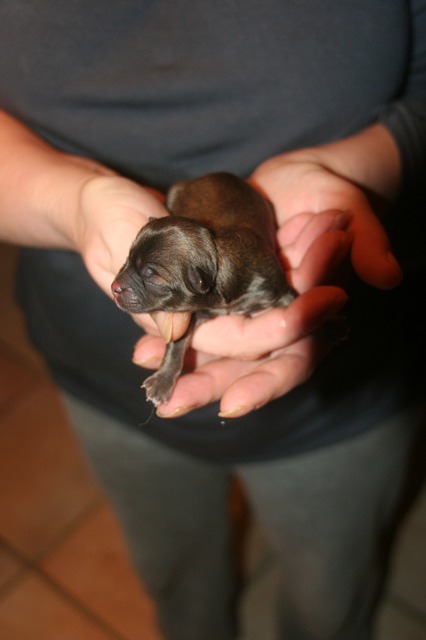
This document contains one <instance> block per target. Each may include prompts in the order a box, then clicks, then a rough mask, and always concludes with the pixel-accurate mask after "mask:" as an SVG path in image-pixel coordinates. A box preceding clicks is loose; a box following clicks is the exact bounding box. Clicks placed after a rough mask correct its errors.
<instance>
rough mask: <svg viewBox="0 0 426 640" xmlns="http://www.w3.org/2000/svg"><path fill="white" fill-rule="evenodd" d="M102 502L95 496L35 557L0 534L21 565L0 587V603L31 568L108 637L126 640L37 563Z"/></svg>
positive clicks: (17, 586) (14, 589) (16, 587)
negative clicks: (47, 547)
mask: <svg viewBox="0 0 426 640" xmlns="http://www.w3.org/2000/svg"><path fill="white" fill-rule="evenodd" d="M103 502H104V500H103V499H102V498H101V497H100V498H98V499H96V500H95V501H94V502H93V503H92V504H91V505H90V507H88V508H87V509H85V511H84V512H83V513H82V514H81V515H80V516H79V517H77V518H76V519H75V520H74V521H73V522H72V524H70V525H69V526H68V527H66V528H65V529H64V531H62V532H61V534H60V535H58V536H56V538H55V540H54V541H53V543H52V544H50V545H49V549H48V550H46V551H44V552H41V553H40V554H38V556H36V557H35V558H34V559H30V558H28V557H27V556H26V555H25V554H23V553H22V552H21V551H19V550H18V549H16V548H15V547H14V546H13V544H11V543H10V542H9V541H8V540H6V539H5V538H3V537H2V536H0V544H1V545H2V546H3V547H4V548H5V549H6V550H7V551H8V552H9V553H10V554H11V555H13V556H14V557H15V558H16V559H18V560H19V561H20V563H21V564H22V566H21V567H20V568H19V569H17V571H16V573H15V574H14V575H13V576H11V577H10V578H9V579H8V580H7V581H6V582H5V583H4V584H3V586H2V587H0V606H1V603H2V602H3V601H4V600H6V598H7V597H8V595H10V594H11V593H12V592H13V591H16V589H18V588H19V586H20V585H21V584H22V583H23V582H24V580H25V578H26V577H27V575H28V573H30V572H31V573H33V574H36V575H37V576H38V578H39V579H41V580H42V581H43V582H44V583H46V584H47V585H48V586H49V587H50V588H51V589H52V590H53V591H55V593H56V594H57V595H58V596H60V597H61V598H62V599H63V600H65V601H66V602H68V604H70V605H72V606H73V607H74V608H75V609H77V610H78V611H79V612H80V613H82V614H84V616H85V617H86V618H89V619H90V620H91V621H92V622H94V623H95V624H96V626H97V627H98V628H100V629H102V630H103V631H104V632H106V633H108V635H109V636H110V637H111V640H128V639H127V638H126V637H125V636H123V635H121V634H120V633H118V631H117V630H116V629H114V627H112V626H111V625H110V624H109V623H107V622H105V621H104V620H103V619H102V618H101V617H99V616H98V614H96V613H94V612H93V611H92V610H91V609H90V608H89V607H87V606H86V605H85V604H84V602H82V601H81V600H80V599H79V598H78V597H77V596H75V595H74V594H73V593H72V592H71V591H68V590H67V589H66V587H64V586H63V585H62V584H61V583H60V582H59V581H57V580H55V579H54V578H53V577H52V576H50V575H49V574H48V573H47V572H45V571H44V570H43V569H42V567H41V566H40V563H41V562H42V561H43V559H45V558H47V557H48V555H49V554H50V553H51V552H52V551H53V550H54V549H55V548H57V547H58V546H59V545H60V544H61V543H62V542H63V541H64V540H65V539H66V537H67V536H68V535H70V534H71V533H72V532H73V531H74V530H75V529H77V528H78V527H79V526H80V525H81V524H82V523H83V522H84V521H85V520H87V519H89V518H90V517H91V516H92V515H93V514H94V513H95V512H96V510H97V509H99V508H100V507H101V506H102V504H103ZM23 613H25V612H23Z"/></svg>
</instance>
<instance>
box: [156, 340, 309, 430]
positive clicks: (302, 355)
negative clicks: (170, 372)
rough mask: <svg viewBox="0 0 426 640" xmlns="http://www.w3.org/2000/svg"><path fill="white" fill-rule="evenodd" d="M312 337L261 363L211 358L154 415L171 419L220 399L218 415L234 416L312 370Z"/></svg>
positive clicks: (275, 395)
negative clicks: (211, 359)
mask: <svg viewBox="0 0 426 640" xmlns="http://www.w3.org/2000/svg"><path fill="white" fill-rule="evenodd" d="M317 342H318V344H319V341H316V339H315V338H305V339H304V340H301V341H300V342H298V344H297V346H294V347H290V348H289V349H286V350H285V351H283V352H281V353H280V354H277V355H276V356H275V357H274V358H272V359H268V360H266V361H264V362H262V363H260V364H259V363H253V362H241V361H238V360H232V359H218V360H214V361H211V362H209V363H207V364H205V365H203V366H201V367H199V368H198V369H196V370H195V371H194V372H192V373H190V374H187V375H184V376H182V377H180V378H179V380H178V382H177V384H176V387H175V390H174V392H173V395H172V397H171V399H170V400H169V401H168V403H167V404H163V405H160V406H159V407H158V409H157V415H159V416H160V417H163V418H171V417H177V416H182V415H185V414H186V413H188V412H190V411H193V410H194V409H197V408H200V407H202V406H205V405H208V404H211V403H212V402H216V401H218V400H220V399H221V403H220V413H219V416H220V417H222V418H237V417H240V416H242V415H245V414H247V413H250V412H251V411H253V410H255V409H258V408H260V407H261V406H263V405H264V404H266V403H268V402H270V401H271V400H273V399H275V398H278V397H280V396H282V395H284V394H285V393H288V392H289V391H291V389H293V388H294V387H296V386H298V385H299V384H301V383H302V382H304V381H305V380H306V379H308V378H309V376H310V375H311V373H312V370H313V368H314V366H315V364H316V363H317V362H318V360H319V358H320V353H321V351H320V350H319V349H317Z"/></svg>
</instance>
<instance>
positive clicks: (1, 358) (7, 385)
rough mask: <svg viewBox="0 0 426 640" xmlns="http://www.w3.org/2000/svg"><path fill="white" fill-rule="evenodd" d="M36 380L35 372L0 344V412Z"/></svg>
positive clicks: (16, 399)
mask: <svg viewBox="0 0 426 640" xmlns="http://www.w3.org/2000/svg"><path fill="white" fill-rule="evenodd" d="M2 326H3V325H2ZM36 380H37V376H36V373H35V372H34V371H33V370H32V369H31V368H30V367H28V366H27V365H25V364H24V363H23V362H22V361H21V360H20V359H19V358H18V357H16V356H14V355H13V353H11V352H8V351H6V350H5V349H4V348H2V345H1V344H0V412H2V411H5V410H6V409H7V407H8V406H10V403H12V402H14V401H18V399H19V394H21V393H23V392H24V391H26V390H27V389H29V388H30V386H31V384H34V383H35V382H36Z"/></svg>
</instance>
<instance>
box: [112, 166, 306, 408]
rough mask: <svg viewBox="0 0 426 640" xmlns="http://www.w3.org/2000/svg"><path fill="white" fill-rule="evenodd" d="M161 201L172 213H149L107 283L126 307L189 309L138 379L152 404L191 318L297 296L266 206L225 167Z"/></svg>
mask: <svg viewBox="0 0 426 640" xmlns="http://www.w3.org/2000/svg"><path fill="white" fill-rule="evenodd" d="M166 206H167V209H168V210H169V212H170V214H171V215H170V216H167V217H164V218H150V220H149V222H148V223H147V224H146V225H145V226H144V227H143V229H142V230H141V231H140V232H139V234H138V236H137V237H136V240H135V242H134V243H133V245H132V247H131V249H130V253H129V256H128V259H127V261H126V263H125V265H124V266H123V268H122V269H121V270H120V272H119V273H118V275H117V277H116V279H115V280H114V282H113V283H112V292H113V295H114V299H115V302H116V304H117V305H118V306H119V307H120V308H121V309H123V310H124V311H127V312H128V313H151V312H153V311H167V312H175V311H189V312H192V314H193V316H192V323H191V327H190V329H189V330H188V331H187V333H186V334H185V335H184V336H183V337H182V338H181V339H179V340H177V341H175V342H170V343H169V344H168V345H167V349H166V354H165V356H164V360H163V362H162V364H161V367H160V369H159V370H158V371H157V372H156V373H154V374H153V375H152V376H150V377H149V378H147V379H146V380H145V382H144V384H143V387H144V388H145V390H146V395H147V399H148V400H150V401H151V402H153V404H154V405H155V406H157V405H159V404H161V403H163V402H167V400H168V399H169V398H170V396H171V394H172V391H173V388H174V385H175V382H176V379H177V377H178V376H179V374H180V373H181V371H182V367H183V358H184V354H185V350H186V348H187V346H188V342H189V338H190V335H191V329H192V327H193V326H194V323H197V322H200V321H203V320H206V319H208V318H212V317H214V316H217V315H221V314H230V313H242V314H246V315H252V314H254V313H256V312H259V311H261V310H263V309H269V308H271V307H280V306H283V307H286V306H288V305H289V304H290V303H291V302H292V301H293V300H294V298H295V296H296V294H295V292H294V291H293V290H292V289H291V288H290V287H289V285H288V283H287V280H286V276H285V273H284V270H283V267H282V265H281V262H280V259H279V257H278V253H277V246H276V235H275V234H276V222H275V215H274V210H273V207H272V205H271V203H270V202H269V201H268V200H266V199H265V198H264V197H263V196H262V195H261V194H260V193H259V192H258V191H256V189H254V188H253V187H252V186H250V185H249V184H247V182H245V181H244V180H241V179H240V178H238V177H236V176H234V175H232V174H228V173H214V174H210V175H207V176H204V177H202V178H197V179H195V180H189V181H187V182H178V183H177V184H175V185H174V186H172V187H171V189H170V190H169V192H168V194H167V198H166Z"/></svg>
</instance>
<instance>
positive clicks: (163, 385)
mask: <svg viewBox="0 0 426 640" xmlns="http://www.w3.org/2000/svg"><path fill="white" fill-rule="evenodd" d="M174 386H175V380H174V379H173V378H171V376H169V375H167V373H166V372H164V371H157V372H156V373H154V374H153V375H152V376H150V377H149V378H147V379H146V380H145V382H144V383H143V385H142V388H143V389H145V392H146V399H147V400H149V401H150V402H152V404H153V405H154V406H155V407H158V405H160V404H163V403H166V402H167V401H168V400H169V399H170V397H171V395H172V393H173V388H174Z"/></svg>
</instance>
